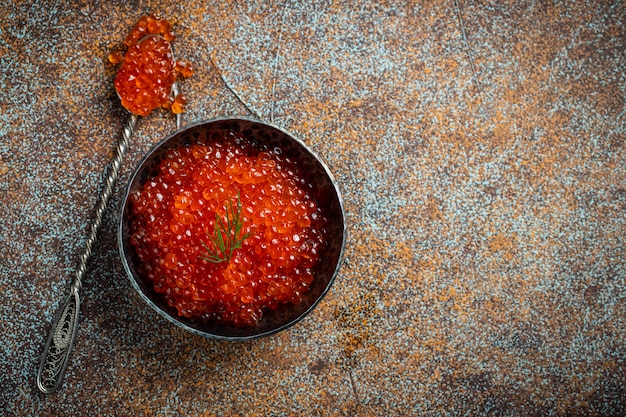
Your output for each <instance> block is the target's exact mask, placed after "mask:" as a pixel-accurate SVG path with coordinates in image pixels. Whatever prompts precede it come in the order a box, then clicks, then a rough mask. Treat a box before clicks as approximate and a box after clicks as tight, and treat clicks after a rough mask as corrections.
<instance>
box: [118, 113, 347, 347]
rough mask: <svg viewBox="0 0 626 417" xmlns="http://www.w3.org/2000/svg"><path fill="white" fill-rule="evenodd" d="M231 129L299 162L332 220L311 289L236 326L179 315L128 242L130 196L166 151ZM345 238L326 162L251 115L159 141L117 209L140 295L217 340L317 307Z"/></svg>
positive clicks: (246, 334) (272, 329) (249, 334)
mask: <svg viewBox="0 0 626 417" xmlns="http://www.w3.org/2000/svg"><path fill="white" fill-rule="evenodd" d="M227 132H233V133H240V134H242V135H243V136H244V137H246V138H247V139H249V140H252V141H254V142H256V143H258V144H259V145H261V146H264V147H268V148H269V149H274V148H276V147H278V148H280V149H281V151H282V153H283V154H285V155H287V156H289V157H290V158H291V159H292V160H294V161H296V163H297V165H298V166H299V167H300V172H301V175H303V176H304V177H305V179H306V180H307V181H308V182H309V183H311V184H312V185H313V189H312V191H313V192H312V194H313V196H314V197H315V199H316V201H317V203H318V205H319V206H320V207H321V209H322V211H323V213H324V214H325V216H326V217H327V218H328V219H329V224H328V239H327V245H326V247H325V248H324V249H323V250H322V251H321V252H320V261H319V262H318V263H317V264H316V266H315V267H314V280H313V283H312V284H311V287H310V290H309V291H308V292H306V293H305V294H304V295H303V297H302V299H301V300H300V302H299V303H297V304H291V303H289V304H283V305H280V306H279V307H277V308H276V309H267V310H266V311H265V312H264V314H263V317H262V319H261V320H260V321H259V323H258V324H257V325H256V326H254V327H238V326H234V325H228V324H222V323H215V322H211V321H202V320H198V319H192V318H186V317H180V316H179V315H178V313H177V310H176V308H174V307H171V306H170V305H168V303H167V302H166V301H165V298H164V297H163V295H162V294H160V293H158V292H156V291H155V290H154V289H153V286H152V282H150V281H149V280H148V279H146V278H145V277H143V276H142V275H141V274H140V273H139V265H140V263H141V261H140V259H139V257H138V255H137V253H136V251H135V248H134V247H133V245H132V244H131V243H130V238H131V221H132V216H131V209H132V207H131V206H132V204H131V202H130V196H131V195H132V194H133V193H134V192H136V191H137V190H140V189H141V188H142V187H143V186H144V184H145V183H146V182H147V181H148V180H149V179H151V178H153V177H154V176H155V175H156V174H157V173H158V170H159V165H160V163H161V161H162V160H163V159H164V157H165V155H166V153H167V152H168V150H170V149H173V148H179V147H184V146H190V145H192V144H195V143H211V142H214V141H220V140H224V139H223V138H224V136H225V135H224V133H227ZM345 243H346V226H345V215H344V208H343V202H342V198H341V194H340V191H339V188H338V186H337V184H336V182H335V180H334V179H333V176H332V174H331V172H330V171H329V169H328V167H327V166H326V165H325V164H324V162H323V161H322V160H321V159H320V158H319V157H318V156H317V155H315V153H314V152H312V151H311V150H310V149H309V148H308V147H307V146H306V145H305V144H304V143H303V142H302V141H300V140H299V139H297V138H295V137H293V136H292V135H290V134H289V133H287V132H285V131H284V130H282V129H280V128H278V127H276V126H273V125H270V124H268V123H266V122H261V121H259V120H255V119H248V118H216V119H211V120H207V121H201V122H198V123H195V124H192V125H189V126H187V127H185V128H183V129H182V130H179V131H177V132H175V133H173V134H172V135H170V136H168V137H167V138H165V139H163V140H162V141H161V142H159V143H157V144H156V145H155V146H153V147H152V149H151V150H150V151H149V152H148V153H147V154H146V155H145V156H144V157H143V159H142V160H141V161H140V162H139V164H138V165H137V167H136V168H135V169H134V171H133V173H132V175H131V177H130V180H129V183H128V185H127V186H126V190H125V193H124V197H123V200H122V204H121V207H120V213H119V224H118V245H119V251H120V256H121V259H122V264H123V266H124V269H125V270H126V273H127V275H128V277H129V279H130V281H131V283H132V285H133V287H134V288H135V290H137V292H138V293H139V295H140V296H141V298H143V300H144V301H146V302H147V303H148V305H150V307H152V308H153V309H154V310H156V311H157V312H158V313H159V314H160V315H162V316H163V317H165V318H166V319H167V320H169V321H170V322H172V323H174V324H176V325H177V326H180V327H182V328H183V329H185V330H188V331H190V332H192V333H195V334H198V335H202V336H205V337H209V338H214V339H223V340H247V339H253V338H257V337H261V336H267V335H270V334H274V333H276V332H279V331H281V330H284V329H286V328H288V327H290V326H292V325H293V324H295V323H297V322H298V321H300V320H301V319H302V318H304V317H305V316H306V315H307V314H309V313H310V312H311V310H313V308H314V307H315V306H316V305H317V304H318V303H319V301H320V300H321V299H322V298H323V297H324V296H325V295H326V293H327V292H328V290H329V289H330V287H331V285H332V283H333V281H334V280H335V277H336V275H337V273H338V271H339V268H340V266H341V263H342V261H343V253H344V248H345Z"/></svg>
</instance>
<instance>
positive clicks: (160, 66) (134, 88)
mask: <svg viewBox="0 0 626 417" xmlns="http://www.w3.org/2000/svg"><path fill="white" fill-rule="evenodd" d="M152 35H154V36H152ZM173 40H174V35H173V33H172V25H171V23H170V22H168V21H167V20H165V19H161V18H159V17H156V16H154V15H147V16H142V17H141V18H140V19H139V21H138V22H137V24H136V25H135V27H134V28H133V29H132V30H131V32H130V33H129V34H128V36H127V37H126V39H125V40H124V45H125V46H126V47H127V50H126V53H125V54H124V55H123V57H122V56H121V53H120V52H113V53H111V54H110V55H109V61H110V62H111V63H114V64H117V63H120V62H121V64H122V65H121V66H120V68H119V70H118V73H117V76H116V77H115V81H114V83H115V89H116V91H117V93H118V95H119V96H120V99H121V100H122V106H124V108H126V109H127V110H128V111H130V112H131V113H134V114H137V115H139V116H147V115H149V114H150V113H151V112H152V111H153V110H154V109H156V108H159V107H165V108H171V109H172V111H173V112H174V113H175V114H180V113H182V112H183V111H184V104H185V103H184V102H185V98H184V97H182V96H180V98H179V97H175V98H174V100H173V103H174V105H172V100H171V99H170V95H171V92H172V86H173V84H174V82H175V81H176V79H177V77H179V76H180V77H189V76H191V75H192V74H193V68H192V66H191V65H190V64H188V63H186V62H185V61H175V60H174V58H173V53H172V45H171V42H172V41H173Z"/></svg>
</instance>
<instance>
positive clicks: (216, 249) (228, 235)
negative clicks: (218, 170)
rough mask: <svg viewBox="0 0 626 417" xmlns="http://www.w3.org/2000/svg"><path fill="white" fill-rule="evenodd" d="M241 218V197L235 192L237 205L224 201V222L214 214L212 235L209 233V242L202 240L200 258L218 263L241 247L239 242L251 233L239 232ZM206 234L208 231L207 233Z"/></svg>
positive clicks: (241, 224) (228, 258)
mask: <svg viewBox="0 0 626 417" xmlns="http://www.w3.org/2000/svg"><path fill="white" fill-rule="evenodd" d="M242 226H243V219H242V217H241V197H240V196H239V193H237V207H236V208H235V207H234V205H233V202H232V200H228V201H227V202H226V222H224V220H223V219H222V216H220V215H219V214H217V213H216V214H215V224H214V226H213V235H209V243H208V244H207V243H204V241H203V242H202V246H203V247H204V252H203V253H202V255H200V258H202V259H204V260H205V261H208V262H212V263H220V262H226V261H229V260H230V258H231V257H232V255H233V251H235V250H236V249H239V248H241V244H242V243H243V241H244V240H246V239H247V238H248V237H249V236H250V234H251V233H246V234H244V235H243V236H239V235H240V234H241V228H242ZM207 235H208V233H207Z"/></svg>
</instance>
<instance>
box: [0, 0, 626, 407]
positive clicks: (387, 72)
mask: <svg viewBox="0 0 626 417" xmlns="http://www.w3.org/2000/svg"><path fill="white" fill-rule="evenodd" d="M146 12H160V13H161V14H162V15H163V16H164V17H168V18H170V19H173V20H176V21H177V23H178V24H177V27H176V33H177V35H178V39H177V41H176V42H177V43H176V50H177V55H178V56H180V57H184V58H186V59H187V60H189V61H191V62H193V63H195V65H196V67H197V71H196V74H195V75H194V76H193V77H191V78H190V79H187V80H184V81H183V82H182V83H181V85H180V88H181V90H182V91H183V92H184V93H185V94H186V95H187V97H188V100H189V105H188V111H187V113H186V115H185V118H186V120H188V121H195V120H201V119H207V118H211V117H215V116H223V115H228V116H233V115H240V116H255V117H260V118H262V119H263V120H267V121H271V122H273V123H275V124H277V125H279V126H281V127H283V128H285V129H286V130H288V131H291V132H293V133H294V134H296V135H297V136H298V137H299V138H300V139H302V140H303V141H304V142H306V143H307V145H309V146H310V147H311V148H312V149H314V150H315V151H316V152H317V153H318V154H319V155H320V156H321V157H322V158H323V159H324V160H325V161H326V162H327V164H328V166H329V167H330V169H331V170H332V171H333V173H334V175H335V177H336V179H337V181H338V183H339V184H340V187H341V189H342V192H343V195H344V199H345V205H346V211H347V221H348V228H349V233H350V234H349V236H350V238H349V241H348V245H347V247H346V259H345V264H344V265H343V267H342V269H341V272H340V274H339V276H338V277H337V281H336V282H335V285H334V286H333V288H332V290H331V292H330V293H329V294H328V296H327V297H326V298H325V299H324V300H323V302H322V303H321V304H320V305H319V306H318V307H317V309H316V310H315V311H314V312H313V313H312V314H311V315H310V316H308V317H307V318H306V319H305V320H304V321H302V322H301V323H298V324H297V325H296V326H294V327H293V328H291V329H289V330H288V331H285V332H282V333H279V334H277V335H274V336H271V337H268V338H264V339H259V340H255V341H249V342H243V343H224V342H220V341H213V340H207V339H204V338H201V337H198V336H195V335H191V334H188V333H186V332H185V331H183V330H181V329H179V328H177V327H175V326H173V325H171V324H169V323H168V322H166V321H165V320H163V319H162V318H160V317H159V316H157V315H156V313H154V312H153V311H152V310H150V309H149V308H148V307H147V306H146V305H145V304H144V303H143V301H142V300H141V299H140V298H139V297H138V295H137V294H135V293H134V292H133V289H132V287H131V285H130V283H129V281H128V279H127V278H126V277H125V276H124V271H123V268H122V266H121V262H120V260H119V256H118V252H117V248H116V240H115V239H116V230H115V229H116V216H117V210H116V208H117V207H118V206H119V199H120V194H121V191H120V187H121V186H123V185H124V184H125V182H126V181H127V180H128V175H129V173H130V171H131V170H132V167H133V166H134V165H135V164H136V163H137V162H138V161H139V159H140V158H141V155H142V154H143V153H144V152H146V151H147V150H148V149H149V148H150V146H151V145H152V144H153V143H155V142H156V141H158V140H159V139H161V138H163V137H164V136H165V135H167V134H168V133H170V132H171V131H172V130H173V128H174V119H173V118H172V117H171V116H169V115H166V114H165V113H160V112H157V113H155V114H153V115H151V116H149V117H147V118H142V119H140V121H139V123H138V125H137V129H136V134H135V137H134V138H133V140H132V141H131V146H130V149H129V153H128V155H127V158H126V160H125V162H124V164H123V166H122V169H121V172H120V179H119V180H118V181H119V183H118V188H117V192H116V193H115V195H114V196H113V199H112V202H111V206H110V208H109V210H108V211H107V212H106V213H105V216H104V218H103V224H102V229H101V232H100V234H99V238H98V241H97V243H96V244H95V246H94V251H93V258H92V261H91V262H90V264H89V267H88V271H87V275H86V277H85V279H84V280H83V284H84V296H83V298H84V301H83V304H82V306H81V321H80V324H79V326H80V328H79V332H78V337H77V340H76V345H75V348H74V352H73V354H72V359H71V362H70V365H69V367H68V372H67V375H66V378H65V381H64V383H63V385H62V386H61V388H60V390H59V391H58V392H56V393H54V394H51V395H47V396H45V395H42V394H39V392H38V391H37V387H36V385H35V375H36V371H37V367H38V364H39V362H38V361H39V356H40V354H41V352H42V349H43V345H44V342H45V337H46V335H47V331H48V330H49V326H50V322H51V320H52V316H53V314H54V312H55V309H56V307H57V305H58V303H59V301H60V300H61V299H62V298H63V297H64V296H65V295H66V294H67V291H68V286H69V284H70V282H71V277H72V274H73V271H74V269H75V267H76V264H77V262H78V258H79V256H80V253H81V252H82V250H83V247H84V244H85V241H86V236H87V234H88V227H89V224H90V222H91V219H92V216H93V208H94V206H95V203H96V196H97V195H98V193H99V191H100V187H101V183H102V169H103V168H104V166H105V165H106V163H107V162H108V161H109V160H110V159H111V157H112V154H113V149H114V146H115V143H116V141H117V140H118V138H119V135H121V132H122V129H123V124H124V122H125V120H126V119H127V114H126V113H125V111H124V110H123V109H122V108H121V107H120V105H119V102H118V100H117V98H116V96H115V93H114V89H113V78H114V75H115V69H116V68H115V67H114V66H113V65H111V64H109V63H108V61H107V55H108V53H109V52H110V51H112V50H114V49H115V48H116V47H118V46H119V44H120V43H121V41H122V40H123V38H124V36H125V35H126V33H127V32H128V31H129V29H130V28H131V27H132V25H133V24H134V23H135V22H136V20H137V19H138V18H139V17H140V15H141V14H143V13H146ZM0 16H2V17H0V23H2V24H1V25H0V86H1V87H2V90H3V96H2V99H0V203H1V207H2V217H1V220H0V329H1V331H2V336H3V337H2V340H1V341H0V346H1V348H2V350H1V354H0V370H2V372H0V375H1V376H0V410H3V413H4V414H3V415H8V416H57V415H116V416H137V415H156V416H178V415H180V416H191V415H199V416H213V415H216V416H231V415H241V416H248V415H262V416H289V415H324V416H341V415H345V416H371V415H380V416H387V415H432V416H435V415H450V416H457V415H459V416H460V415H507V416H528V415H542V416H558V415H572V416H578V415H580V416H583V415H584V416H616V415H624V414H626V400H625V398H626V377H625V375H626V363H625V360H626V349H625V348H624V346H626V287H625V285H626V283H625V280H626V252H625V247H626V242H625V240H626V144H625V141H626V132H625V126H626V112H625V111H626V108H625V104H624V98H625V94H626V77H625V75H624V74H625V73H626V55H625V52H624V51H625V50H626V33H625V31H624V27H625V26H626V11H625V8H624V4H623V3H622V2H618V1H614V2H610V1H587V2H584V1H581V2H572V3H565V2H547V1H535V2H496V1H493V2H489V1H475V2H469V1H458V2H457V1H447V2H444V1H436V0H435V1H415V2H399V1H398V2H394V1H392V2H366V1H359V2H351V1H345V2H331V1H313V2H297V1H286V2H271V3H266V4H263V5H261V4H252V2H203V1H196V0H191V1H188V2H180V3H173V2H166V1H159V0H155V1H136V2H130V3H126V2H119V1H114V2H99V1H95V0H85V1H81V2H78V1H69V0H66V1H59V2H52V1H41V2H24V1H17V2H5V3H3V4H2V5H0Z"/></svg>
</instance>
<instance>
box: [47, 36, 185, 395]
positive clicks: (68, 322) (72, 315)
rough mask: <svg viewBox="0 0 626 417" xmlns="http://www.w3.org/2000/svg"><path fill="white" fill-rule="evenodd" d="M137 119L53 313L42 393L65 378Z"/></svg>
mask: <svg viewBox="0 0 626 417" xmlns="http://www.w3.org/2000/svg"><path fill="white" fill-rule="evenodd" d="M149 37H159V38H161V39H162V37H161V36H159V35H148V36H146V37H144V38H142V39H141V40H140V41H139V42H138V43H141V42H143V41H144V40H145V39H147V38H149ZM171 95H172V96H174V97H176V96H177V95H178V88H177V85H176V83H174V84H173V85H172V87H171ZM138 119H139V116H138V115H136V114H134V113H131V116H130V118H129V120H128V121H127V123H126V125H125V126H124V131H123V133H122V137H121V138H120V140H119V141H118V143H117V147H116V149H115V156H114V157H113V159H112V160H111V161H110V162H109V164H108V165H107V166H106V167H105V171H104V173H105V176H106V178H105V182H104V189H103V190H102V193H101V195H100V199H99V201H98V204H97V207H96V214H95V219H94V221H93V223H92V224H91V229H90V231H89V236H88V239H87V244H86V247H85V251H84V252H83V254H82V256H81V257H80V259H79V263H78V268H77V269H76V273H75V275H74V279H73V281H72V284H71V287H70V293H69V295H68V296H67V298H65V300H64V301H63V302H62V303H61V304H60V306H59V309H58V311H57V313H56V315H55V316H54V319H53V321H52V328H51V330H50V334H49V335H48V341H47V343H46V345H45V348H44V351H43V355H42V357H41V363H40V365H39V371H38V373H37V387H38V388H39V390H40V391H41V392H43V393H46V394H49V393H51V392H54V391H55V390H56V389H57V388H58V387H59V386H60V385H61V382H62V381H63V377H64V375H65V371H66V369H67V365H68V362H69V358H70V353H71V351H72V347H73V345H74V340H75V339H76V331H77V329H78V316H79V312H80V302H81V297H80V293H81V288H82V280H83V278H84V276H85V273H86V272H87V262H88V261H89V258H90V257H91V252H92V249H93V245H94V243H95V242H96V238H97V235H98V230H99V229H100V225H101V223H102V218H103V216H104V213H105V211H106V208H107V205H108V203H109V200H110V199H111V196H112V194H113V190H114V187H115V182H116V181H117V177H118V174H119V171H120V166H121V165H122V160H123V158H124V155H125V154H126V150H127V148H128V143H129V141H130V138H131V137H132V135H133V133H134V131H135V126H136V125H137V120H138ZM181 124H182V116H181V114H177V115H176V128H177V129H180V127H181Z"/></svg>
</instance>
